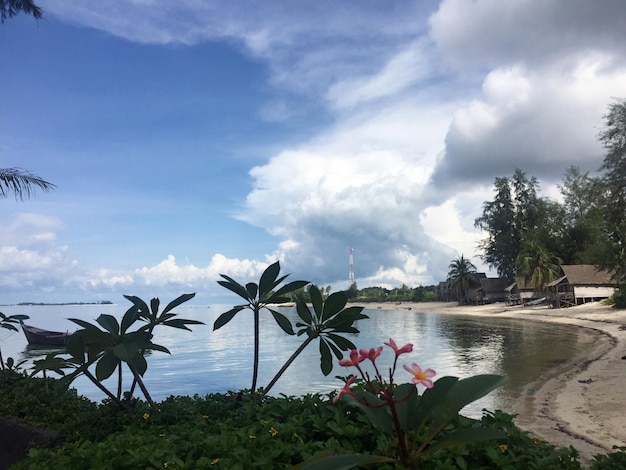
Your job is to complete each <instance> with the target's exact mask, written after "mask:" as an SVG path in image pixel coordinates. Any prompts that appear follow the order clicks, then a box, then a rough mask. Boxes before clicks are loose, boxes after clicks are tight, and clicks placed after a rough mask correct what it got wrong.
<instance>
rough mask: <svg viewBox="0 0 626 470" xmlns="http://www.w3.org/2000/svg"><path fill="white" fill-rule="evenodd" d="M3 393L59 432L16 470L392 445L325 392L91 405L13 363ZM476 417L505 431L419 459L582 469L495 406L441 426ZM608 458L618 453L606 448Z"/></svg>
mask: <svg viewBox="0 0 626 470" xmlns="http://www.w3.org/2000/svg"><path fill="white" fill-rule="evenodd" d="M0 393H2V396H3V399H2V400H1V401H0V414H1V415H8V416H19V417H21V418H22V419H24V420H26V421H29V422H31V423H33V424H37V425H45V426H48V427H51V428H54V429H57V430H59V431H60V432H61V434H62V436H63V438H64V439H65V444H64V445H63V447H61V448H59V449H55V450H45V449H35V450H32V451H31V453H30V456H29V458H28V459H26V460H23V461H22V462H18V463H17V464H15V465H14V467H13V468H14V469H15V470H24V469H53V468H94V469H137V468H146V469H163V468H168V469H191V468H193V469H215V468H228V469H244V468H259V469H280V468H289V467H290V466H292V465H295V464H297V463H299V462H302V461H303V460H306V459H308V458H310V457H311V456H313V455H314V454H317V453H318V452H322V451H329V452H334V451H336V450H337V449H339V448H342V449H344V450H345V451H346V452H351V453H358V452H360V453H369V454H380V455H389V454H390V452H393V451H394V448H395V442H393V440H392V439H389V438H387V437H385V435H384V434H383V433H381V432H380V431H379V430H378V429H377V428H372V427H371V426H369V425H368V421H367V419H366V417H365V416H364V415H363V414H362V413H361V412H360V411H358V410H357V409H356V408H355V407H353V406H352V405H350V404H349V403H347V402H344V401H343V400H341V401H339V402H338V403H336V404H333V403H332V401H331V399H330V398H331V396H326V395H306V396H303V397H298V398H294V397H281V398H274V397H268V396H264V397H261V396H260V395H258V394H243V395H239V394H233V395H221V394H214V395H207V396H204V397H200V396H194V397H170V398H168V399H166V400H164V401H163V402H160V403H159V404H158V410H154V409H152V408H151V407H150V406H149V405H148V404H147V403H146V402H144V401H137V402H136V404H135V406H133V407H132V408H127V409H122V408H120V407H119V406H117V405H116V404H114V403H113V402H111V401H105V402H103V403H101V404H99V405H97V404H95V403H93V402H90V401H89V400H86V399H84V398H82V397H79V396H77V395H76V393H75V392H74V391H72V390H70V391H62V390H59V389H58V388H55V387H52V388H51V391H50V392H46V391H45V388H44V386H43V379H39V378H27V377H25V376H22V375H19V374H16V373H14V372H9V371H4V372H2V373H1V374H0ZM481 425H482V426H485V427H487V428H490V429H499V430H501V431H502V432H503V434H504V436H505V437H503V438H502V439H499V440H497V441H483V442H479V443H472V444H467V445H461V446H457V447H454V448H453V449H442V450H439V451H437V452H433V453H431V454H429V455H426V456H425V457H424V459H423V460H422V461H421V463H422V464H423V466H422V467H421V468H428V469H452V468H460V469H493V468H518V469H521V468H523V469H547V470H550V469H580V468H581V466H580V464H579V462H578V460H577V453H576V451H575V450H574V449H573V448H568V449H565V448H563V449H557V448H555V447H553V446H551V445H549V444H547V443H545V442H542V441H540V440H538V439H534V438H533V437H532V436H531V435H530V434H529V433H527V432H524V431H521V430H519V429H518V428H516V427H515V426H514V423H513V417H512V416H511V415H508V414H505V413H502V412H500V411H496V412H494V413H491V412H485V415H484V416H483V418H482V420H481V421H475V420H472V419H469V418H463V417H459V418H457V419H455V420H454V421H453V422H452V423H451V424H449V425H448V426H447V429H446V431H447V432H453V431H455V430H460V429H468V428H473V427H476V426H481ZM605 460H606V461H607V462H611V461H613V460H614V461H615V462H619V460H615V459H614V458H613V457H612V456H611V457H606V458H605ZM370 468H381V469H384V468H394V467H392V466H390V465H388V464H381V465H378V466H372V467H370ZM593 468H594V470H599V469H601V468H619V467H615V466H614V467H610V466H607V467H604V466H596V467H593Z"/></svg>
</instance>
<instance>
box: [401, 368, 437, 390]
mask: <svg viewBox="0 0 626 470" xmlns="http://www.w3.org/2000/svg"><path fill="white" fill-rule="evenodd" d="M404 368H405V369H406V370H407V371H408V372H409V373H410V374H411V375H412V376H413V379H411V381H412V382H413V383H414V384H415V385H417V384H422V385H423V386H424V387H426V388H433V381H432V380H430V379H431V378H432V377H434V376H435V371H434V370H432V369H426V370H422V369H421V367H420V366H418V365H417V364H415V363H413V364H412V365H411V367H409V366H407V365H406V364H405V365H404Z"/></svg>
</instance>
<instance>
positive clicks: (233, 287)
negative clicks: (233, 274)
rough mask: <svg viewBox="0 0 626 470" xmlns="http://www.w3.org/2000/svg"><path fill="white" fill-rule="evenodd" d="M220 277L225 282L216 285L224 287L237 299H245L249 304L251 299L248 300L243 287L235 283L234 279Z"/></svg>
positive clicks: (223, 275)
mask: <svg viewBox="0 0 626 470" xmlns="http://www.w3.org/2000/svg"><path fill="white" fill-rule="evenodd" d="M220 276H222V277H223V278H224V279H226V281H217V283H218V284H219V285H220V286H222V287H225V288H226V289H228V290H230V291H232V292H234V293H235V294H237V295H238V296H239V297H241V298H242V299H245V300H246V301H248V302H250V301H251V300H253V299H250V298H249V297H248V291H247V290H246V288H245V287H244V286H242V285H241V284H239V283H238V282H237V281H235V280H234V279H232V278H230V277H228V276H226V275H225V274H220Z"/></svg>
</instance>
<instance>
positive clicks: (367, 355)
mask: <svg viewBox="0 0 626 470" xmlns="http://www.w3.org/2000/svg"><path fill="white" fill-rule="evenodd" d="M382 350H383V347H382V346H379V347H377V348H376V349H374V348H370V349H369V351H368V350H367V349H361V350H360V351H359V353H360V354H361V360H362V361H364V360H365V359H369V360H370V361H372V362H374V361H375V360H376V358H377V357H378V356H380V353H381V352H382Z"/></svg>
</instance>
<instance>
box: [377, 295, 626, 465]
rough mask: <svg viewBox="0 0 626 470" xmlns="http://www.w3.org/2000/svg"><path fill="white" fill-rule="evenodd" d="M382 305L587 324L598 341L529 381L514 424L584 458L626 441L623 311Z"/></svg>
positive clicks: (585, 307)
mask: <svg viewBox="0 0 626 470" xmlns="http://www.w3.org/2000/svg"><path fill="white" fill-rule="evenodd" d="M366 307H367V308H368V309H369V308H373V309H383V310H397V309H411V310H416V311H424V309H425V308H426V309H428V311H432V312H437V313H441V314H457V315H458V314H463V315H480V316H493V317H499V318H507V317H510V318H518V319H519V318H522V319H528V320H532V321H540V322H553V323H560V324H566V325H571V326H572V327H578V328H588V329H590V330H591V331H593V332H594V333H595V334H596V335H597V337H598V341H597V342H596V343H594V344H593V345H592V348H591V349H590V350H588V351H584V352H582V353H581V354H580V355H579V356H578V357H575V358H572V361H571V362H570V363H569V364H568V365H567V366H564V367H561V368H560V369H558V370H554V371H551V372H550V373H548V374H547V375H546V376H544V377H542V378H541V379H540V381H538V382H536V383H532V384H528V386H527V387H525V389H526V390H528V392H527V393H526V394H525V395H523V396H521V397H519V400H518V402H517V404H516V406H515V409H514V410H503V411H506V412H509V413H513V414H517V415H518V416H517V418H516V421H515V422H516V424H517V425H518V426H519V427H520V428H522V429H525V430H527V431H530V432H532V434H533V435H535V436H536V437H539V438H541V439H544V440H546V441H548V442H550V443H552V444H554V445H557V446H562V447H568V446H573V447H575V448H576V449H577V450H578V451H579V452H580V455H581V461H582V462H583V463H587V462H589V460H590V459H591V457H592V456H593V455H595V454H599V453H606V452H610V451H611V449H612V447H613V446H614V445H619V446H626V310H617V309H613V308H612V307H610V306H605V305H602V304H601V303H599V302H594V303H587V304H585V305H579V306H576V307H571V308H562V309H550V308H548V307H546V306H545V305H542V306H532V307H526V306H508V305H506V304H504V303H496V304H490V305H478V306H457V304H456V303H430V304H418V303H409V302H403V303H401V304H393V303H376V304H366Z"/></svg>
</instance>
